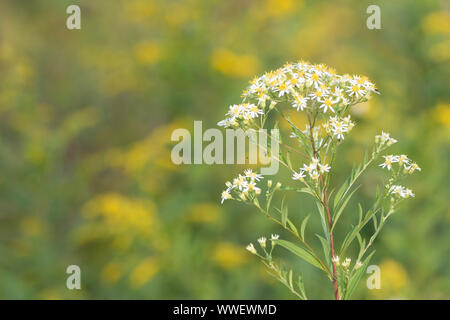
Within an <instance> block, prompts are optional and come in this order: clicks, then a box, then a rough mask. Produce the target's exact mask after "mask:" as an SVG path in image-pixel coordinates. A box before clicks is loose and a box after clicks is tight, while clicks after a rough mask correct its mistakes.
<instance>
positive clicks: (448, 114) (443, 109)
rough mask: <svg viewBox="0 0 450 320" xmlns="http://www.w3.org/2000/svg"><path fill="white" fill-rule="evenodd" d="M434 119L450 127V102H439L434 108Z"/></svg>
mask: <svg viewBox="0 0 450 320" xmlns="http://www.w3.org/2000/svg"><path fill="white" fill-rule="evenodd" d="M433 113H434V119H435V120H436V121H437V122H439V123H442V124H443V125H445V126H446V127H448V128H450V104H448V103H439V104H438V105H437V106H436V107H435V108H434V111H433Z"/></svg>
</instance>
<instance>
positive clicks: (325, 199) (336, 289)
mask: <svg viewBox="0 0 450 320" xmlns="http://www.w3.org/2000/svg"><path fill="white" fill-rule="evenodd" d="M308 120H309V124H310V125H309V137H310V140H311V147H312V150H313V154H314V157H315V158H316V159H318V153H317V150H316V147H315V144H314V137H313V126H314V123H315V119H314V122H313V123H311V118H310V117H308ZM320 184H321V185H322V190H323V201H322V205H323V206H324V208H325V210H326V211H327V216H328V227H329V232H330V249H331V264H332V266H333V288H334V297H335V299H336V300H340V297H339V287H338V283H337V272H336V262H335V260H334V257H335V252H334V237H333V230H332V228H333V219H332V218H331V212H330V207H329V205H328V195H327V188H326V185H325V181H324V179H323V174H320Z"/></svg>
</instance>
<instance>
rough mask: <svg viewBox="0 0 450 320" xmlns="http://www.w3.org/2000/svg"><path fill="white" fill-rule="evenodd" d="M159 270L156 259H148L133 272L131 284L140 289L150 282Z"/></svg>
mask: <svg viewBox="0 0 450 320" xmlns="http://www.w3.org/2000/svg"><path fill="white" fill-rule="evenodd" d="M158 270H159V263H158V261H157V260H156V259H155V258H147V259H145V260H144V261H142V262H141V263H140V264H138V265H137V267H136V268H135V269H134V270H133V271H132V272H131V275H130V284H131V286H132V287H134V288H139V287H142V286H143V285H145V284H146V283H147V282H149V281H150V280H151V279H152V278H153V276H154V275H155V274H156V273H157V272H158Z"/></svg>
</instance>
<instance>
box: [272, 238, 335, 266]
mask: <svg viewBox="0 0 450 320" xmlns="http://www.w3.org/2000/svg"><path fill="white" fill-rule="evenodd" d="M274 242H275V243H276V244H277V245H280V246H282V247H283V248H285V249H287V250H289V251H290V252H292V253H293V254H295V255H296V256H298V257H300V258H301V259H303V260H305V261H306V262H308V263H310V264H312V265H313V266H315V267H317V268H319V269H320V270H323V271H325V272H326V270H325V269H324V268H323V267H322V265H321V264H320V263H319V261H317V259H316V258H315V257H314V255H313V254H312V253H311V252H310V251H309V250H305V249H302V248H300V247H298V246H296V245H295V244H293V243H292V242H289V241H286V240H274Z"/></svg>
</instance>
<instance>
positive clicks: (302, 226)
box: [300, 214, 310, 240]
mask: <svg viewBox="0 0 450 320" xmlns="http://www.w3.org/2000/svg"><path fill="white" fill-rule="evenodd" d="M309 216H310V215H309V214H308V216H307V217H306V218H305V219H303V221H302V225H301V227H300V234H301V237H302V240H305V228H306V225H307V224H308V220H309Z"/></svg>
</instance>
